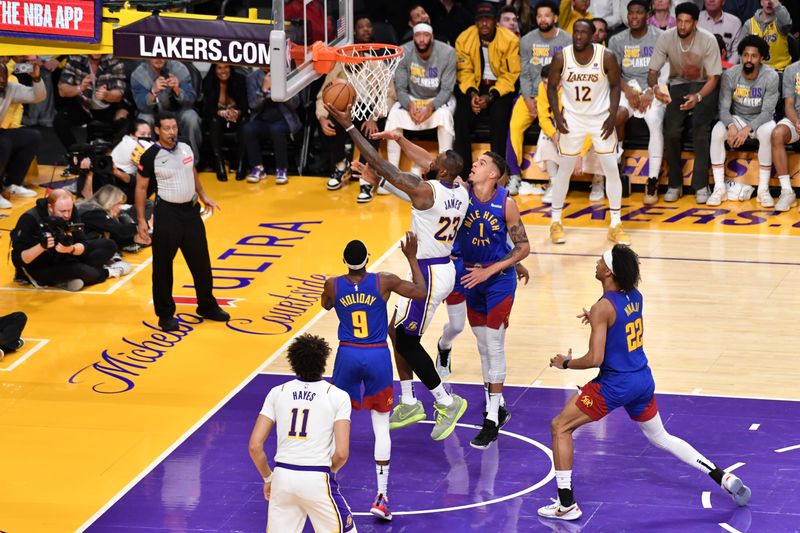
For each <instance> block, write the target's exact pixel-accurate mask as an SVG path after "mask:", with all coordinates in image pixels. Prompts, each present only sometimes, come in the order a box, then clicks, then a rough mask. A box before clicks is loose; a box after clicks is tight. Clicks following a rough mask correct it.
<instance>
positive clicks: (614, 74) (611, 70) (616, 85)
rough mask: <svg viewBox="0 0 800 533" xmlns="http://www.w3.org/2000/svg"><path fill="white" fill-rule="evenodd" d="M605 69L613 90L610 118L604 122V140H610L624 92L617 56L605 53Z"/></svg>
mask: <svg viewBox="0 0 800 533" xmlns="http://www.w3.org/2000/svg"><path fill="white" fill-rule="evenodd" d="M603 68H604V69H605V71H606V78H608V85H609V87H610V88H611V102H610V107H609V109H608V118H606V120H605V121H604V122H603V139H608V138H609V137H610V136H611V134H612V133H614V129H615V127H616V121H617V109H618V108H619V97H620V92H621V91H622V87H621V81H620V80H621V76H620V71H619V63H617V58H616V56H615V55H614V54H613V53H611V52H609V51H608V50H606V51H605V54H604V55H603Z"/></svg>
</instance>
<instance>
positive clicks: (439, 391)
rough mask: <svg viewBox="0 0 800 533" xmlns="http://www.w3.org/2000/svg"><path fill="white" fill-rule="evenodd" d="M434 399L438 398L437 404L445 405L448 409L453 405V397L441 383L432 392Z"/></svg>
mask: <svg viewBox="0 0 800 533" xmlns="http://www.w3.org/2000/svg"><path fill="white" fill-rule="evenodd" d="M431 393H432V394H433V397H434V398H436V403H438V404H439V405H444V406H445V407H447V406H448V405H452V404H453V397H452V396H450V393H449V392H447V391H446V390H445V388H444V384H442V383H439V385H437V386H436V388H435V389H433V390H432V391H431Z"/></svg>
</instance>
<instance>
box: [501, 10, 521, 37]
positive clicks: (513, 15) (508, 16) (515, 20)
mask: <svg viewBox="0 0 800 533" xmlns="http://www.w3.org/2000/svg"><path fill="white" fill-rule="evenodd" d="M497 25H498V26H502V27H503V28H505V29H507V30H508V31H510V32H511V33H513V34H514V35H516V36H517V37H519V17H517V10H516V9H514V7H513V6H503V7H501V8H500V11H499V12H498V13H497Z"/></svg>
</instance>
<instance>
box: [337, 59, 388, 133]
mask: <svg viewBox="0 0 800 533" xmlns="http://www.w3.org/2000/svg"><path fill="white" fill-rule="evenodd" d="M396 52H397V51H396V50H395V49H391V48H386V47H376V48H371V49H367V50H361V51H354V50H340V51H339V53H340V54H346V55H350V56H355V55H359V56H361V57H364V56H369V57H375V58H384V57H385V56H391V55H392V54H394V53H396ZM401 57H402V54H400V55H397V56H395V57H387V58H385V59H368V60H365V61H362V62H359V63H345V64H344V71H345V74H347V81H349V82H350V84H351V85H352V86H353V87H354V88H355V90H356V101H355V104H353V120H370V119H376V118H378V117H385V116H386V115H387V114H388V113H389V109H388V106H387V102H386V99H387V96H388V93H389V84H390V83H391V82H392V80H393V78H394V71H395V69H396V68H397V64H398V63H399V62H400V58H401Z"/></svg>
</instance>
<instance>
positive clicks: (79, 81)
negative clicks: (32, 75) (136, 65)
mask: <svg viewBox="0 0 800 533" xmlns="http://www.w3.org/2000/svg"><path fill="white" fill-rule="evenodd" d="M126 86H127V82H126V81H125V66H124V65H123V64H122V61H120V60H119V59H116V58H114V57H112V56H111V55H110V54H107V55H103V54H91V55H88V56H70V57H69V60H68V61H67V64H66V65H65V66H64V71H63V72H62V73H61V78H59V81H58V94H59V95H60V96H61V104H60V105H61V108H60V110H59V111H58V113H57V114H56V118H55V121H54V123H53V126H54V128H55V131H56V135H57V136H58V140H59V141H61V144H62V145H63V146H64V149H65V150H67V151H69V150H71V149H72V146H73V145H74V144H75V143H76V140H75V135H74V134H73V133H72V129H73V128H74V127H76V126H82V125H84V124H88V123H89V122H101V123H103V124H105V125H107V126H110V127H111V128H112V130H113V131H114V132H117V131H122V130H124V129H125V127H126V124H125V122H126V120H127V117H128V110H127V109H125V107H124V105H123V103H122V97H123V96H124V94H125V88H126Z"/></svg>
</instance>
